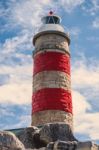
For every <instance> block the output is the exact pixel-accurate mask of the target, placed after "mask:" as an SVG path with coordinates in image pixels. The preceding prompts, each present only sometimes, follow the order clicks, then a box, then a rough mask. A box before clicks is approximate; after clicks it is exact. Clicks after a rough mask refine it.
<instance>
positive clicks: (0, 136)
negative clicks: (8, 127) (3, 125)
mask: <svg viewBox="0 0 99 150" xmlns="http://www.w3.org/2000/svg"><path fill="white" fill-rule="evenodd" d="M0 150H25V147H24V145H23V144H22V143H21V142H20V141H19V139H18V138H17V137H16V136H15V135H14V134H13V133H11V132H7V131H0Z"/></svg>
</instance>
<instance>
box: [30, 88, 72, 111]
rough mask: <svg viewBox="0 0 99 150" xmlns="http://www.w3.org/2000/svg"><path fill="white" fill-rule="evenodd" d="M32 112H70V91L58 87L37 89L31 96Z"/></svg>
mask: <svg viewBox="0 0 99 150" xmlns="http://www.w3.org/2000/svg"><path fill="white" fill-rule="evenodd" d="M32 102H33V103H32V113H33V112H38V111H42V110H47V109H48V110H50V109H55V110H63V111H66V112H70V113H72V104H71V93H70V92H68V91H66V90H64V89H60V88H46V89H41V90H38V91H37V92H35V93H34V94H33V97H32Z"/></svg>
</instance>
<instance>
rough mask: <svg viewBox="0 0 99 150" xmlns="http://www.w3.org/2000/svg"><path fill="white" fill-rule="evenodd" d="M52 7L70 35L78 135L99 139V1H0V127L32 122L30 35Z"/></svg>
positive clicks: (78, 136) (73, 92)
mask: <svg viewBox="0 0 99 150" xmlns="http://www.w3.org/2000/svg"><path fill="white" fill-rule="evenodd" d="M49 10H53V11H54V13H55V14H58V15H59V16H61V17H62V24H63V26H64V28H65V30H66V32H69V33H70V37H71V45H70V50H71V80H72V98H73V112H74V132H75V136H76V137H77V138H79V139H80V140H93V141H95V142H96V143H99V132H98V131H99V125H98V122H99V117H98V116H99V59H98V58H99V0H75V1H74V0H42V1H41V0H38V1H36V0H29V1H28V0H5V1H4V0H0V129H11V128H20V127H26V126H30V123H31V97H32V68H33V65H32V51H33V49H34V48H33V46H32V38H33V35H34V34H35V33H36V32H37V30H38V28H39V27H40V25H41V21H40V18H41V17H42V16H44V15H46V14H48V12H49Z"/></svg>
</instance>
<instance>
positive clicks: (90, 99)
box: [72, 56, 99, 140]
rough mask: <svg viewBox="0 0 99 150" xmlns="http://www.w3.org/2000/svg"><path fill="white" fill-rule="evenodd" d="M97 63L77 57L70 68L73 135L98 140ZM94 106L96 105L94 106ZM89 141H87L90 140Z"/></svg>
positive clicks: (98, 92)
mask: <svg viewBox="0 0 99 150" xmlns="http://www.w3.org/2000/svg"><path fill="white" fill-rule="evenodd" d="M98 64H99V63H98V62H97V63H95V61H94V59H90V60H89V59H88V58H85V57H84V56H83V57H79V59H76V61H75V62H74V63H73V66H72V86H73V89H74V91H73V92H72V94H73V106H74V108H73V110H74V127H75V133H79V134H82V136H83V135H87V136H89V138H90V139H91V140H98V139H99V133H98V130H99V126H98V124H97V122H98V115H99V112H98V110H99V108H98V107H99V100H98V97H99V65H98ZM95 104H96V105H95ZM90 139H89V140H90Z"/></svg>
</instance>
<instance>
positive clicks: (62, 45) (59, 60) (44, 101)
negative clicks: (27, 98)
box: [32, 11, 72, 128]
mask: <svg viewBox="0 0 99 150" xmlns="http://www.w3.org/2000/svg"><path fill="white" fill-rule="evenodd" d="M42 23H43V25H42V26H41V27H40V29H39V32H38V33H37V34H36V35H35V36H34V38H33V44H34V46H35V50H34V51H33V62H34V65H33V96H32V125H34V126H38V125H43V124H46V123H51V122H53V123H54V122H63V123H66V124H69V126H70V127H71V128H72V98H71V80H70V51H69V44H70V38H69V35H68V34H67V33H65V31H64V28H63V27H62V26H61V24H60V23H61V18H60V17H59V16H56V15H54V14H53V12H52V11H50V12H49V14H48V15H47V16H44V17H43V18H42Z"/></svg>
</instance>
